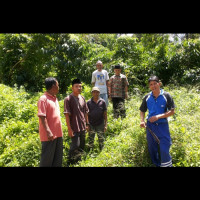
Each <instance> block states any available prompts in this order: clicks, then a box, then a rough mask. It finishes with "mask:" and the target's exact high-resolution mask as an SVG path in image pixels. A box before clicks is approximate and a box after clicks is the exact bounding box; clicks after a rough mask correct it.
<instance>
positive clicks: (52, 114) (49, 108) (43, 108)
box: [38, 92, 63, 141]
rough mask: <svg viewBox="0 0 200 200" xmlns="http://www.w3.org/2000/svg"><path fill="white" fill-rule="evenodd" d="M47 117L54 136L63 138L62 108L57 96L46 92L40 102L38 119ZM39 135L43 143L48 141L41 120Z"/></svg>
mask: <svg viewBox="0 0 200 200" xmlns="http://www.w3.org/2000/svg"><path fill="white" fill-rule="evenodd" d="M39 116H45V117H46V119H47V123H48V126H49V128H50V130H51V132H52V134H53V136H54V139H55V138H57V137H62V136H63V132H62V125H61V119H60V107H59V104H58V100H57V98H56V96H52V95H50V94H49V93H47V92H45V93H44V94H43V95H42V96H41V97H40V99H39V101H38V117H39ZM39 133H40V140H41V141H48V137H47V133H46V131H45V129H44V127H43V125H42V121H41V119H40V118H39Z"/></svg>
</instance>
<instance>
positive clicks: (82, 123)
mask: <svg viewBox="0 0 200 200" xmlns="http://www.w3.org/2000/svg"><path fill="white" fill-rule="evenodd" d="M81 90H82V85H81V81H80V79H74V80H73V81H72V91H73V92H72V94H70V95H69V96H67V97H66V98H65V99H64V114H65V118H66V124H67V127H68V135H69V137H70V138H71V141H72V142H71V145H70V150H69V156H68V166H69V165H70V164H75V163H76V162H78V161H79V160H80V159H81V152H83V150H84V147H85V131H86V129H87V126H86V125H87V124H88V117H87V112H88V107H87V104H86V101H85V98H84V97H83V96H81V95H80V93H81Z"/></svg>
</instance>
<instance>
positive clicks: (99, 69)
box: [96, 63, 103, 71]
mask: <svg viewBox="0 0 200 200" xmlns="http://www.w3.org/2000/svg"><path fill="white" fill-rule="evenodd" d="M96 67H97V70H98V71H101V70H102V69H103V64H102V63H98V64H97V65H96Z"/></svg>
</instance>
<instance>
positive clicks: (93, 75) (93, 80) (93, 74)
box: [91, 72, 96, 83]
mask: <svg viewBox="0 0 200 200" xmlns="http://www.w3.org/2000/svg"><path fill="white" fill-rule="evenodd" d="M95 82H96V78H95V73H94V72H93V73H92V81H91V83H95Z"/></svg>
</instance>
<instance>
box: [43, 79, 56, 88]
mask: <svg viewBox="0 0 200 200" xmlns="http://www.w3.org/2000/svg"><path fill="white" fill-rule="evenodd" d="M56 81H57V80H56V78H53V77H48V78H46V79H45V87H46V89H47V90H50V89H51V88H52V86H53V85H56Z"/></svg>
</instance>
